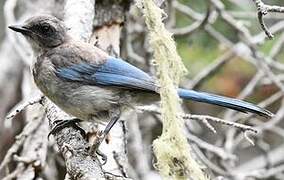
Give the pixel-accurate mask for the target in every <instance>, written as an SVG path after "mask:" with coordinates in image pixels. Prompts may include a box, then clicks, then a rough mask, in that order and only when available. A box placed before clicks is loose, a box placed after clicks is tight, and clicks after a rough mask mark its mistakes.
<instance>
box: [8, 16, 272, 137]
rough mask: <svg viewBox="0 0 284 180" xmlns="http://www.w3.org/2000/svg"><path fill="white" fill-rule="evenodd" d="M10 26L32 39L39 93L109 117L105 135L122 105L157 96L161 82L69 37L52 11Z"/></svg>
mask: <svg viewBox="0 0 284 180" xmlns="http://www.w3.org/2000/svg"><path fill="white" fill-rule="evenodd" d="M9 28H10V29H12V30H14V31H16V32H20V33H22V34H23V35H24V36H25V37H26V38H27V40H28V41H29V42H30V43H31V46H32V48H33V51H34V53H35V55H36V61H35V63H34V64H33V67H32V73H33V77H34V81H35V83H36V85H37V86H38V88H39V89H40V90H41V91H42V92H43V94H44V95H45V96H47V97H48V98H49V99H50V100H51V101H53V102H54V103H55V104H56V105H58V106H59V107H60V108H61V109H62V110H64V111H65V112H67V113H69V114H71V115H73V116H75V117H77V118H78V119H81V120H95V121H97V122H99V121H104V122H106V121H109V120H110V122H109V123H108V125H107V127H106V130H105V134H107V133H108V132H109V130H110V129H111V127H112V126H113V125H114V124H115V122H116V121H117V120H118V118H119V115H120V111H121V110H123V108H124V107H129V106H130V107H131V106H134V105H135V104H138V103H139V102H141V100H143V99H145V97H150V98H148V99H152V101H155V100H156V101H157V100H159V88H160V87H159V86H158V85H157V84H156V83H155V80H154V79H153V78H152V77H151V76H149V75H148V74H146V73H145V72H143V71H142V70H140V69H138V68H136V67H135V66H133V65H131V64H129V63H127V62H125V61H123V60H121V59H119V58H115V57H111V56H109V55H108V54H107V53H105V52H104V51H102V50H100V49H99V48H96V47H94V46H93V45H91V44H88V43H84V42H79V41H76V40H74V39H72V37H70V36H69V35H68V33H67V28H66V26H65V25H64V23H63V22H62V21H60V20H59V19H57V18H55V17H53V16H49V15H42V16H36V17H32V18H30V19H28V20H27V21H26V22H25V23H24V24H23V25H20V26H19V25H17V26H9ZM178 94H179V96H180V98H182V99H185V100H193V101H198V102H203V103H209V104H214V105H218V106H223V107H226V108H230V109H234V110H237V111H241V112H251V113H255V114H258V115H260V116H265V117H271V116H272V115H273V114H272V113H271V112H269V111H267V110H265V109H263V108H260V107H258V106H256V105H253V104H251V103H248V102H245V101H241V100H238V99H233V98H228V97H223V96H218V95H214V94H209V93H205V92H196V91H193V90H186V89H182V88H180V89H178ZM153 97H154V98H153Z"/></svg>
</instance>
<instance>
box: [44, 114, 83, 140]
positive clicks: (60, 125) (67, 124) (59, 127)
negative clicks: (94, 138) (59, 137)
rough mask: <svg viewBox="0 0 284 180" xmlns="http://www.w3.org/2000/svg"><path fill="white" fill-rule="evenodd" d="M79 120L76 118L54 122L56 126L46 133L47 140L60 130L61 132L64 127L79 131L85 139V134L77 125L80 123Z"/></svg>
mask: <svg viewBox="0 0 284 180" xmlns="http://www.w3.org/2000/svg"><path fill="white" fill-rule="evenodd" d="M81 121H82V120H81V119H78V118H74V119H70V120H56V121H55V123H56V125H55V126H54V127H53V128H52V129H51V131H50V132H49V133H48V136H47V137H48V138H49V136H50V135H51V134H52V135H53V134H56V133H57V132H59V131H60V130H62V129H63V128H65V127H73V128H75V129H77V130H79V131H80V133H81V135H82V136H83V137H84V138H86V133H85V131H84V129H82V128H81V127H80V126H79V125H78V124H77V123H79V122H81Z"/></svg>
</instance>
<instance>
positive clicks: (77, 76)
mask: <svg viewBox="0 0 284 180" xmlns="http://www.w3.org/2000/svg"><path fill="white" fill-rule="evenodd" d="M57 75H58V76H59V77H61V78H64V79H66V80H67V81H76V82H80V83H84V84H89V85H102V86H118V87H124V88H130V89H140V90H146V91H152V92H157V93H158V87H157V85H156V84H155V82H154V80H153V78H151V77H150V76H149V75H148V74H146V73H145V72H143V71H142V70H140V69H138V68H136V67H135V66H132V65H131V64H128V63H127V62H125V61H123V60H121V59H116V58H109V59H107V61H106V62H105V63H104V64H100V65H97V64H89V63H82V64H74V65H71V66H69V67H65V68H60V69H58V70H57ZM178 94H179V96H180V97H181V98H182V99H187V100H193V101H198V102H203V103H209V104H214V105H218V106H223V107H227V108H230V109H234V110H238V111H242V112H252V113H255V114H258V115H261V116H266V117H271V116H273V114H272V113H271V112H269V111H267V110H265V109H263V108H260V107H258V106H256V105H254V104H251V103H248V102H245V101H241V100H237V99H233V98H227V97H223V96H218V95H214V94H209V93H204V92H196V91H193V90H186V89H179V90H178Z"/></svg>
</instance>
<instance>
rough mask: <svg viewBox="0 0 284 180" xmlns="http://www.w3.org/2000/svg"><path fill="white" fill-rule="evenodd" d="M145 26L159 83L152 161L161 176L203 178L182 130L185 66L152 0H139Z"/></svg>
mask: <svg viewBox="0 0 284 180" xmlns="http://www.w3.org/2000/svg"><path fill="white" fill-rule="evenodd" d="M137 6H138V7H140V8H141V9H142V11H143V14H144V16H145V21H146V25H147V27H148V29H149V36H150V45H151V46H152V48H153V50H154V59H155V62H156V64H157V73H158V77H159V83H160V87H161V89H160V95H161V113H162V120H163V132H162V135H161V136H160V137H159V138H158V139H156V140H155V141H154V142H153V150H154V153H155V155H156V157H157V163H156V164H155V165H156V167H157V168H158V170H159V171H160V174H161V175H162V176H163V178H164V179H189V177H190V178H191V179H194V180H204V179H207V178H206V177H205V175H204V174H203V172H202V170H201V168H200V166H199V164H198V163H196V161H195V160H194V159H193V158H192V157H191V156H190V146H189V144H188V143H187V139H186V137H185V133H184V122H183V119H182V118H181V117H180V116H178V114H181V112H182V110H181V106H180V99H179V97H178V94H177V91H176V90H177V87H178V84H179V81H180V78H181V77H182V76H183V75H185V73H186V72H187V71H186V68H185V66H184V65H183V63H182V61H181V58H180V56H179V55H178V53H177V50H176V45H175V41H174V40H173V38H172V34H171V33H169V32H168V31H167V30H166V28H165V26H164V24H163V22H162V15H163V14H164V12H163V11H162V10H161V9H160V8H159V7H157V6H156V4H155V3H154V2H153V1H152V0H139V1H138V2H137Z"/></svg>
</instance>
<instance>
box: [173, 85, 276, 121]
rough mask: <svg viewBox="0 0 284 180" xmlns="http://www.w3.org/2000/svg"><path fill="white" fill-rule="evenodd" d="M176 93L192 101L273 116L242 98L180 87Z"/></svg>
mask: <svg viewBox="0 0 284 180" xmlns="http://www.w3.org/2000/svg"><path fill="white" fill-rule="evenodd" d="M178 94H179V96H180V98H182V99H186V100H193V101H198V102H203V103H208V104H214V105H218V106H222V107H226V108H230V109H234V110H237V111H241V112H245V113H247V112H251V113H255V114H258V115H260V116H265V117H272V116H273V113H271V112H269V111H267V110H265V109H263V108H261V107H258V106H256V105H254V104H251V103H249V102H245V101H242V100H238V99H233V98H228V97H223V96H218V95H214V94H209V93H205V92H197V91H193V90H187V89H181V88H180V89H178Z"/></svg>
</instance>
